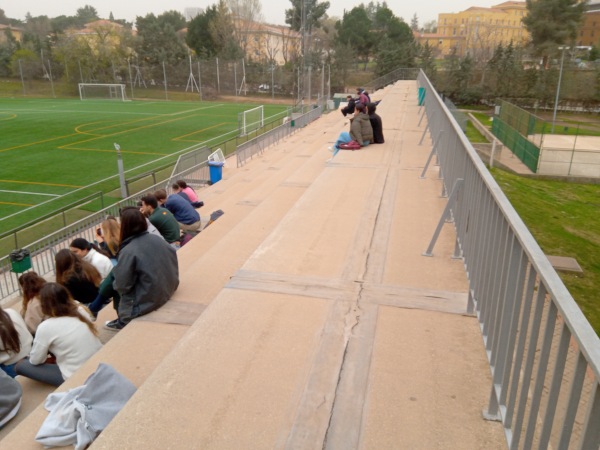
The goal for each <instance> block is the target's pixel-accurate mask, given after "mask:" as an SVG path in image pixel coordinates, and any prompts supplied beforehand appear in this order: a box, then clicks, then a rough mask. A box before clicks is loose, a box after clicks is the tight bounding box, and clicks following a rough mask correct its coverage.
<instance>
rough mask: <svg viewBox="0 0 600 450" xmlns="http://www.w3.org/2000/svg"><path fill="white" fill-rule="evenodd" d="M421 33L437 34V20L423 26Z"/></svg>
mask: <svg viewBox="0 0 600 450" xmlns="http://www.w3.org/2000/svg"><path fill="white" fill-rule="evenodd" d="M423 33H437V20H430V21H429V22H425V23H424V24H423Z"/></svg>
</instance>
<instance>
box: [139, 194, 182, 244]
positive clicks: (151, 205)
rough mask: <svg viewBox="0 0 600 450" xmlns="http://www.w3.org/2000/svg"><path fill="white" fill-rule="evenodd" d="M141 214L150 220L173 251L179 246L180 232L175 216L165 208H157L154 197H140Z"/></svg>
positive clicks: (149, 195)
mask: <svg viewBox="0 0 600 450" xmlns="http://www.w3.org/2000/svg"><path fill="white" fill-rule="evenodd" d="M140 211H141V212H142V214H143V215H144V216H145V217H147V218H148V219H149V220H150V223H151V224H152V225H154V226H155V227H156V229H157V230H158V232H159V233H160V234H161V235H162V237H163V238H165V241H167V243H169V244H171V245H172V246H173V247H175V249H178V248H179V246H180V239H181V230H180V229H179V223H178V222H177V220H176V219H175V216H173V214H171V211H169V210H168V209H166V208H163V207H159V206H158V201H157V200H156V197H155V196H154V195H152V194H148V195H145V196H143V197H142V207H141V208H140Z"/></svg>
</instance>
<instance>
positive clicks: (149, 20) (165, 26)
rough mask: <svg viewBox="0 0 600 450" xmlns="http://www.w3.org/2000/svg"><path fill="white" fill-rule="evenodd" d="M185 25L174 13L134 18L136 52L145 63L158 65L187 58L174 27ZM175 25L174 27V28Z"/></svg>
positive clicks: (173, 62) (181, 41)
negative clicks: (136, 39) (137, 40)
mask: <svg viewBox="0 0 600 450" xmlns="http://www.w3.org/2000/svg"><path fill="white" fill-rule="evenodd" d="M178 16H179V17H178ZM182 22H183V23H185V19H184V18H183V16H182V15H181V14H180V13H177V12H176V11H171V12H167V13H164V14H161V15H160V16H158V17H156V16H155V15H154V14H147V15H146V17H140V16H138V17H137V18H136V27H137V31H138V39H139V44H138V45H137V48H136V51H137V54H138V56H140V57H141V58H142V59H143V60H144V61H145V62H147V63H149V64H154V65H159V64H162V63H163V62H166V63H169V64H175V63H177V62H178V61H181V60H183V59H185V58H186V56H187V49H186V48H185V44H184V42H183V39H182V38H180V37H179V35H178V34H177V31H179V30H178V29H175V26H179V25H181V23H182ZM174 25H175V26H174Z"/></svg>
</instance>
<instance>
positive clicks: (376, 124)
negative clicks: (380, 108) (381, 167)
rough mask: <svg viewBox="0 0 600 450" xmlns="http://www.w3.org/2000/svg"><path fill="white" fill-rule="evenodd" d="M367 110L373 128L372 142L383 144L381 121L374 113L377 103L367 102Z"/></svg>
mask: <svg viewBox="0 0 600 450" xmlns="http://www.w3.org/2000/svg"><path fill="white" fill-rule="evenodd" d="M367 111H368V113H369V121H370V122H371V128H372V129H373V143H374V144H383V143H384V142H385V140H384V139H383V123H382V121H381V116H379V114H377V113H376V111H377V104H375V103H368V104H367Z"/></svg>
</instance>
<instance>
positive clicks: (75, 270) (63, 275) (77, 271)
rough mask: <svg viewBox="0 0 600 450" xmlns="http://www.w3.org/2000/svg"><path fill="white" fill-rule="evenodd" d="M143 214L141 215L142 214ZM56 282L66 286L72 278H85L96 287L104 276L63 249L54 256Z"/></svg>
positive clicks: (66, 249)
mask: <svg viewBox="0 0 600 450" xmlns="http://www.w3.org/2000/svg"><path fill="white" fill-rule="evenodd" d="M140 214H141V213H140ZM54 262H55V264H56V282H57V283H60V284H65V283H66V281H67V280H68V279H69V278H70V277H71V276H76V277H80V278H83V279H85V280H87V281H89V282H90V283H93V284H94V286H98V285H100V281H102V276H101V275H100V272H98V269H96V268H95V267H94V266H92V265H91V264H90V263H89V262H87V261H84V260H82V259H79V258H78V257H77V256H75V255H74V254H73V253H71V251H70V250H69V249H68V248H63V249H62V250H60V251H59V252H58V253H57V254H56V255H55V256H54Z"/></svg>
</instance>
